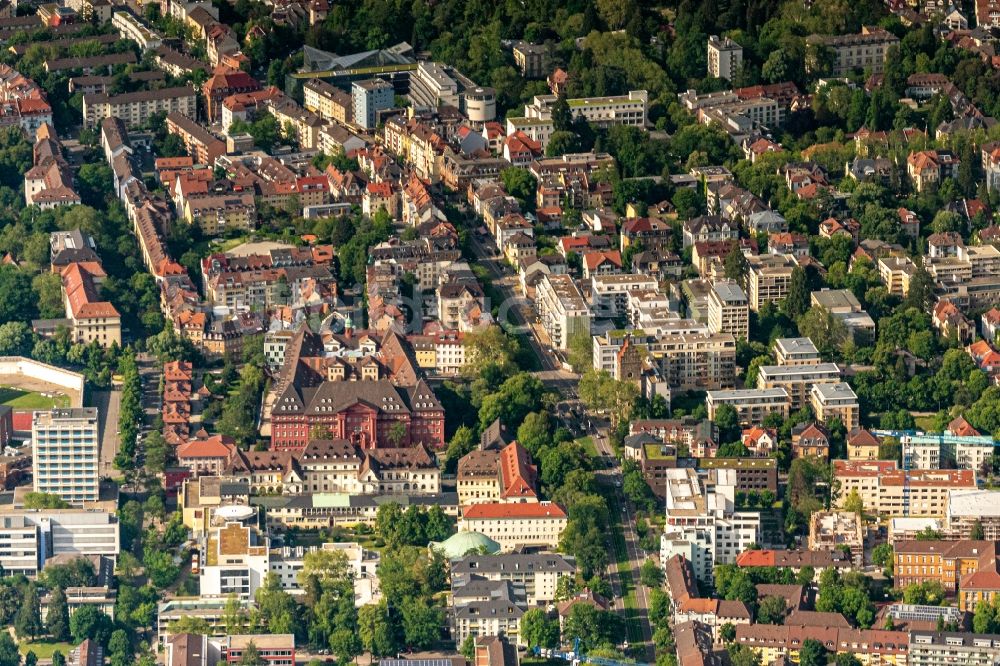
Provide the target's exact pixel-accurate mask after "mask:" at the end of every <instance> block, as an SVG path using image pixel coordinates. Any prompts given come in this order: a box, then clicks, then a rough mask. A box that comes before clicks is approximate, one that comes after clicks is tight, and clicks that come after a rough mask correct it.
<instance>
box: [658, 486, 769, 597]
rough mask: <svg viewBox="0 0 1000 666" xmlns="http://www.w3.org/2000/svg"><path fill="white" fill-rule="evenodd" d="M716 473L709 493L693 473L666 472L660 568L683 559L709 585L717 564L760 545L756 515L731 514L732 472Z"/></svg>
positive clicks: (732, 504)
mask: <svg viewBox="0 0 1000 666" xmlns="http://www.w3.org/2000/svg"><path fill="white" fill-rule="evenodd" d="M716 472H717V478H716V483H715V485H714V486H712V487H711V488H710V487H709V486H708V485H706V484H703V483H702V481H701V479H699V477H698V473H697V471H695V470H693V469H690V468H680V469H671V470H666V479H665V480H666V485H665V502H666V518H667V522H666V526H665V527H664V530H663V535H662V536H661V537H660V562H661V563H666V562H668V561H669V560H670V559H671V558H672V557H674V556H675V555H682V556H683V557H685V558H686V559H687V560H689V561H690V562H691V565H692V567H693V569H694V573H695V576H697V578H698V579H699V580H701V581H703V582H710V581H711V580H712V570H713V568H714V567H715V565H716V564H734V563H735V562H736V558H737V556H738V555H739V554H740V553H742V552H743V551H744V550H746V549H747V548H748V547H749V546H750V544H752V543H759V542H760V514H759V513H752V512H740V511H736V510H735V497H736V488H735V482H736V472H735V470H716Z"/></svg>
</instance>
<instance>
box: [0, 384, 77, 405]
mask: <svg viewBox="0 0 1000 666" xmlns="http://www.w3.org/2000/svg"><path fill="white" fill-rule="evenodd" d="M0 405H8V406H10V407H13V408H14V409H52V408H53V407H69V396H68V395H59V396H54V397H47V396H44V395H42V394H41V393H39V392H37V391H22V390H21V389H16V388H13V387H10V386H0Z"/></svg>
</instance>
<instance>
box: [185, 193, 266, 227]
mask: <svg viewBox="0 0 1000 666" xmlns="http://www.w3.org/2000/svg"><path fill="white" fill-rule="evenodd" d="M183 218H184V221H185V222H187V223H188V224H197V225H198V226H199V227H200V228H201V231H202V233H203V234H205V235H206V236H219V235H222V234H223V233H225V232H226V231H227V230H229V229H242V230H246V231H249V230H251V229H254V228H255V227H256V226H257V205H256V203H255V202H254V196H253V193H252V192H231V193H229V194H199V195H192V196H189V197H187V198H186V199H185V200H184V211H183Z"/></svg>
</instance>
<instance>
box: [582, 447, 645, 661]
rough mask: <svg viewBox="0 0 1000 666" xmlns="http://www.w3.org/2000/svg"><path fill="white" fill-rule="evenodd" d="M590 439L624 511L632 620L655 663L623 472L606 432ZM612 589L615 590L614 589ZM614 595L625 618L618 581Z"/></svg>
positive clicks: (641, 555) (642, 557) (642, 558)
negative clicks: (633, 605)
mask: <svg viewBox="0 0 1000 666" xmlns="http://www.w3.org/2000/svg"><path fill="white" fill-rule="evenodd" d="M591 437H592V438H593V440H594V446H595V448H596V449H597V452H598V453H599V454H601V455H602V456H604V458H605V459H606V460H607V461H608V463H609V465H610V466H609V467H608V468H607V469H606V470H603V471H602V472H599V473H603V474H604V476H606V477H608V478H609V479H610V480H611V481H612V483H613V487H614V493H615V496H616V499H617V501H618V505H619V506H620V507H622V508H623V509H624V511H622V512H621V515H620V521H621V523H620V524H621V527H622V536H623V537H624V538H625V550H626V552H627V553H628V563H629V568H630V570H631V574H632V583H633V585H634V586H635V599H636V608H635V619H636V620H638V622H639V626H640V629H641V630H642V636H643V641H644V645H643V648H644V650H645V653H646V654H645V661H646V662H648V663H654V662H655V661H656V654H655V649H654V646H653V630H652V626H651V625H650V623H649V589H648V588H647V587H646V586H645V585H643V584H642V583H640V582H639V569H640V568H641V567H642V563H643V562H644V561H645V560H646V555H645V553H643V551H642V548H641V547H640V546H639V535H638V534H637V533H636V531H635V512H634V511H633V508H632V506H631V505H630V504H629V502H628V500H626V498H625V495H624V493H623V492H622V468H621V465H620V463H619V462H618V458H617V457H616V456H615V453H614V450H613V449H612V448H611V442H610V441H608V435H607V431H606V430H603V429H595V430H594V431H593V432H592V433H591ZM616 518H619V517H616ZM615 573H616V578H617V566H616V567H615ZM613 587H615V586H614V585H613ZM615 592H616V593H617V594H618V595H619V597H621V598H622V601H621V603H618V604H617V605H616V609H617V610H618V611H619V612H620V613H621V614H622V615H623V616H624V614H625V603H624V596H623V594H622V585H621V579H620V578H617V586H616V587H615Z"/></svg>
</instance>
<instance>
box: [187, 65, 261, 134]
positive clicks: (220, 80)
mask: <svg viewBox="0 0 1000 666" xmlns="http://www.w3.org/2000/svg"><path fill="white" fill-rule="evenodd" d="M258 90H260V83H259V82H258V81H257V79H255V78H253V77H252V76H250V75H249V74H247V73H246V72H244V71H243V70H239V69H233V68H232V67H224V66H219V67H216V68H215V71H214V72H213V73H212V76H210V77H209V78H208V80H207V81H205V83H204V84H202V86H201V93H202V94H203V95H204V96H205V112H206V113H207V114H208V120H209V122H210V123H214V122H216V121H217V120H219V117H220V116H221V114H222V100H224V99H226V98H227V97H229V96H230V95H238V94H240V93H250V92H256V91H258Z"/></svg>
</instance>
